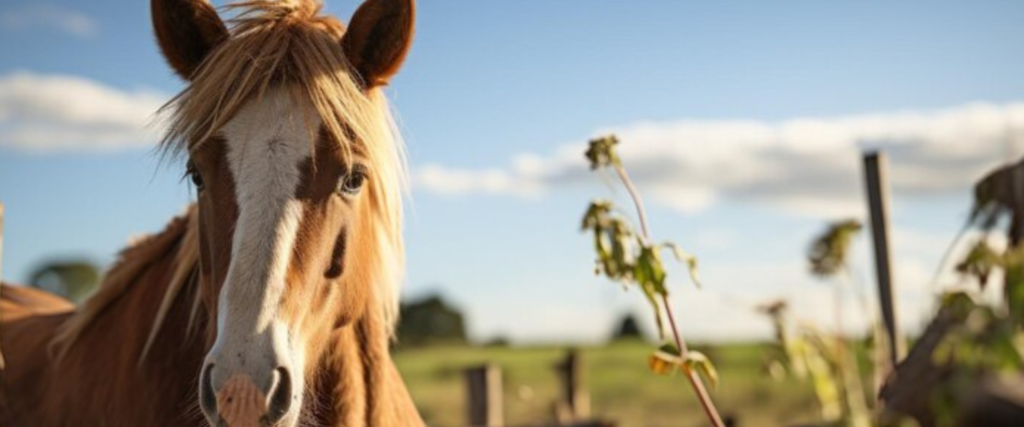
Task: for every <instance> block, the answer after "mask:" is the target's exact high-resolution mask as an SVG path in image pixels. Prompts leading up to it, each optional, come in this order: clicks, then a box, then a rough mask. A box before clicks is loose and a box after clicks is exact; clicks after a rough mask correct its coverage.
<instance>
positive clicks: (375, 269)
mask: <svg viewBox="0 0 1024 427" xmlns="http://www.w3.org/2000/svg"><path fill="white" fill-rule="evenodd" d="M321 7H322V5H321V3H320V2H319V1H318V0H277V1H269V0H254V1H246V2H242V3H234V4H231V5H229V6H227V9H228V10H232V11H238V13H237V15H236V16H235V18H234V19H232V20H231V23H232V24H233V27H232V29H231V36H230V37H229V38H228V40H225V41H223V42H221V43H220V45H218V46H217V47H216V48H215V49H214V50H213V51H212V52H211V53H210V55H209V56H208V57H207V58H206V60H205V61H204V62H203V64H202V65H201V66H200V68H199V69H198V70H197V72H196V74H195V75H194V76H193V78H192V79H191V80H192V81H191V83H190V84H189V86H188V87H187V88H185V90H183V91H182V92H181V93H179V94H178V95H177V96H175V97H174V98H173V99H172V100H171V101H170V102H168V103H167V104H166V105H165V106H164V107H162V108H161V110H160V115H161V116H163V117H164V118H165V119H166V120H167V123H168V130H167V133H166V135H165V136H164V138H163V140H162V141H161V143H160V149H161V150H162V151H163V152H164V153H166V154H168V155H171V156H175V155H181V154H185V153H190V152H192V151H194V150H196V149H197V148H199V147H200V146H202V145H203V144H205V143H210V142H213V141H217V138H215V136H216V132H217V131H218V130H219V129H220V128H221V127H223V126H224V125H225V124H226V123H227V122H228V121H229V120H231V118H232V117H234V115H235V114H237V113H238V111H239V110H240V109H241V108H242V107H243V106H245V105H246V104H247V103H249V102H252V101H257V100H259V99H261V97H262V96H263V95H264V94H265V93H266V91H267V90H268V89H269V88H270V87H272V86H275V87H286V88H288V89H289V90H290V91H291V94H292V96H293V97H297V98H305V99H308V100H310V101H311V102H312V104H313V106H314V108H315V109H316V111H317V113H318V115H319V116H320V118H321V120H322V123H323V128H324V129H323V130H324V131H325V132H326V134H327V136H329V137H330V140H331V141H334V142H336V143H337V144H339V148H341V149H342V150H343V152H344V153H352V152H353V151H358V152H359V153H360V154H362V155H363V156H365V157H366V160H367V161H368V162H369V165H368V166H369V168H370V170H371V172H372V173H371V174H370V175H369V176H368V179H369V184H370V185H368V187H367V189H366V190H365V193H366V194H365V196H366V197H367V202H368V203H369V204H370V210H371V212H372V218H370V222H371V224H372V226H371V228H372V233H373V236H372V240H373V241H374V243H375V245H374V247H371V248H360V251H361V255H360V261H361V262H362V263H365V264H366V265H365V267H366V271H367V272H368V273H369V274H368V277H371V278H373V279H374V280H375V283H368V284H367V286H374V287H375V291H376V292H379V295H380V298H379V299H378V301H379V302H378V305H379V307H375V309H378V310H380V313H379V315H380V318H381V319H382V320H384V324H385V325H387V328H388V331H389V333H393V330H394V325H395V323H396V320H397V318H398V296H399V295H398V292H399V285H400V282H401V280H402V278H403V266H404V265H405V262H404V261H405V260H404V249H403V242H402V229H401V224H402V196H403V195H404V194H403V193H404V192H405V189H406V188H407V185H406V182H407V179H406V162H405V152H404V145H403V144H402V140H401V137H400V134H399V133H398V131H397V130H396V126H395V124H394V120H393V118H392V115H391V112H390V108H389V106H388V103H387V99H386V98H385V97H384V94H383V92H382V91H381V90H380V89H379V88H371V89H367V88H366V85H365V84H364V83H363V82H362V80H361V78H360V77H359V75H358V73H357V72H355V71H353V69H352V67H351V65H350V64H349V62H348V60H347V59H346V58H345V55H344V52H343V50H342V47H341V46H342V45H341V37H342V36H343V35H344V33H345V28H344V26H343V25H342V24H341V23H340V22H338V21H337V20H336V19H334V18H332V17H327V16H321V15H320V14H319V13H320V9H321ZM349 158H351V157H349ZM196 221H197V219H196V212H195V207H194V206H193V207H190V208H189V211H188V213H187V214H186V215H184V216H181V217H178V218H175V219H174V220H172V221H171V223H170V224H169V225H168V226H167V228H166V229H165V230H164V231H163V232H161V233H158V234H156V235H154V236H152V237H150V238H147V239H144V240H143V241H142V242H139V243H137V244H135V245H133V246H131V247H129V248H128V249H126V250H125V251H124V252H123V253H122V254H121V257H120V258H121V259H120V261H119V262H118V263H117V265H115V266H114V268H112V269H111V270H110V272H109V273H108V274H107V276H106V278H105V279H104V281H103V284H102V286H101V288H100V290H99V291H98V292H97V293H96V295H94V296H93V297H92V298H90V299H89V301H87V302H86V303H85V306H84V307H83V308H82V309H81V310H79V312H78V313H76V314H75V315H74V317H72V318H71V320H69V321H68V323H67V324H66V325H65V326H64V327H63V329H62V330H61V331H60V334H59V335H58V336H57V338H56V339H55V340H54V343H55V348H56V349H58V350H59V351H60V353H59V354H61V355H62V354H64V353H65V352H66V351H67V350H68V348H70V346H71V345H72V344H73V343H74V342H75V341H76V340H77V339H78V338H79V336H80V335H81V334H82V331H83V330H85V328H86V327H88V325H89V324H90V323H91V322H92V321H93V320H94V319H95V318H96V316H97V315H99V314H100V313H101V312H103V311H104V310H105V309H107V308H108V307H110V305H111V304H112V303H113V302H114V301H116V300H117V299H118V297H119V296H121V295H122V294H124V292H125V291H127V290H128V289H129V288H130V287H131V286H132V285H133V284H136V282H137V280H135V279H137V276H138V275H139V273H140V272H142V271H143V269H144V268H145V267H146V266H147V265H149V264H150V263H152V262H154V261H156V260H158V259H161V258H160V257H163V256H167V255H168V252H169V251H170V250H172V249H173V250H175V251H176V252H174V256H175V257H176V263H177V264H176V266H175V272H174V275H173V278H172V281H171V284H170V286H169V287H168V288H167V291H166V293H165V295H164V299H163V301H162V302H161V308H160V311H159V312H158V314H157V318H156V321H155V322H154V324H153V329H152V331H151V332H150V336H149V338H148V340H147V343H146V347H145V349H144V351H143V354H142V358H143V359H144V358H145V355H146V352H147V351H148V349H149V347H150V346H151V344H152V342H153V340H154V338H155V337H156V333H157V332H158V331H159V328H160V327H161V324H162V322H163V319H164V317H165V316H166V314H167V310H168V309H169V308H170V306H171V304H172V303H173V301H174V299H175V298H176V297H177V296H178V295H179V294H180V293H181V290H182V289H183V288H184V287H185V286H186V284H189V283H196V282H198V279H197V278H196V277H195V275H194V271H195V268H196V265H197V263H198V252H199V249H198V226H197V224H196ZM175 245H176V246H175ZM199 294H200V292H197V293H196V295H197V296H198V295H199ZM199 305H200V302H199V300H198V297H197V300H196V301H195V302H193V312H192V314H193V316H192V319H193V320H194V318H195V314H196V310H198V308H199ZM191 326H192V325H190V328H191Z"/></svg>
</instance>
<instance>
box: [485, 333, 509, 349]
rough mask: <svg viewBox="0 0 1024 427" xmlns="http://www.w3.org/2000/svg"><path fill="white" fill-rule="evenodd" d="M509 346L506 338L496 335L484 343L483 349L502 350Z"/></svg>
mask: <svg viewBox="0 0 1024 427" xmlns="http://www.w3.org/2000/svg"><path fill="white" fill-rule="evenodd" d="M510 344H511V342H510V341H509V339H508V337H506V336H504V335H498V336H496V337H493V338H491V339H489V340H487V342H485V343H484V347H494V348H504V347H508V346H509V345H510Z"/></svg>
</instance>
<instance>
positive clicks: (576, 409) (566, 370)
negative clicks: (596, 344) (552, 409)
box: [555, 348, 590, 423]
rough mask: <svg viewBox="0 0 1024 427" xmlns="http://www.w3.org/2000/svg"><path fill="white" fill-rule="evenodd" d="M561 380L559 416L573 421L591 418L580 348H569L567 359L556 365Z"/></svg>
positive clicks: (563, 421)
mask: <svg viewBox="0 0 1024 427" xmlns="http://www.w3.org/2000/svg"><path fill="white" fill-rule="evenodd" d="M555 371H556V372H558V378H559V380H561V387H562V390H561V392H562V396H561V399H562V400H561V402H558V407H559V408H558V409H559V410H558V411H557V418H558V420H559V421H560V422H562V423H571V422H577V421H581V420H585V419H587V418H590V395H589V393H587V390H586V386H585V385H584V383H583V356H582V355H581V354H580V351H579V350H578V349H575V348H572V349H569V352H568V353H567V354H566V355H565V359H563V360H562V361H561V362H559V363H558V364H557V365H555Z"/></svg>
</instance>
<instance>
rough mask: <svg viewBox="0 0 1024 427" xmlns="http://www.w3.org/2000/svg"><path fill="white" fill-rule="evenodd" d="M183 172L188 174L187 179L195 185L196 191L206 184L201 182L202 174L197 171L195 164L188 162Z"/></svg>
mask: <svg viewBox="0 0 1024 427" xmlns="http://www.w3.org/2000/svg"><path fill="white" fill-rule="evenodd" d="M185 173H186V174H188V177H189V179H191V180H192V185H194V186H195V187H196V190H197V191H201V190H202V189H203V187H204V186H205V185H206V183H205V182H203V175H202V174H200V173H199V170H198V169H196V165H195V164H193V163H192V162H189V163H188V166H186V167H185Z"/></svg>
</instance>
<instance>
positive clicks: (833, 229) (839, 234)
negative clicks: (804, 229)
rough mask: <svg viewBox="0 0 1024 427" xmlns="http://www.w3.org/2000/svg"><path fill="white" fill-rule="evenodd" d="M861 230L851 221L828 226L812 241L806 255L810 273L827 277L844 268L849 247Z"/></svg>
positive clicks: (859, 225) (856, 222)
mask: <svg viewBox="0 0 1024 427" xmlns="http://www.w3.org/2000/svg"><path fill="white" fill-rule="evenodd" d="M861 228H862V227H861V224H860V222H859V221H857V220H852V219H851V220H846V221H840V222H837V223H834V224H832V225H830V226H829V227H828V229H826V230H825V232H824V233H822V234H821V235H820V236H818V238H817V239H815V240H814V243H812V244H811V249H810V251H808V253H807V260H808V261H809V262H810V265H811V273H813V274H815V275H817V276H822V277H828V276H832V275H835V274H836V273H838V272H839V271H841V270H842V269H843V268H845V267H846V263H847V257H848V256H849V252H850V245H851V244H852V243H853V238H854V237H855V236H856V235H857V233H859V232H860V230H861Z"/></svg>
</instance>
